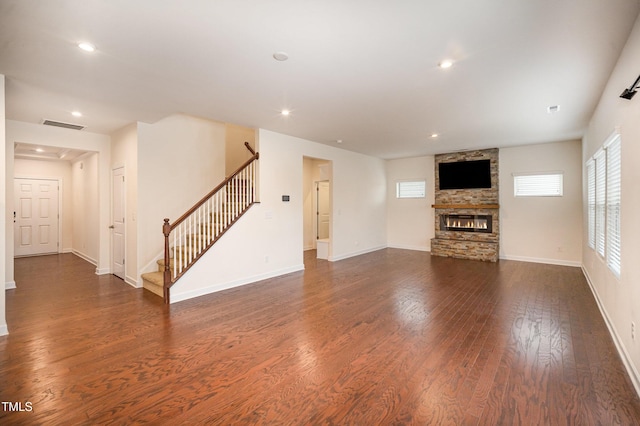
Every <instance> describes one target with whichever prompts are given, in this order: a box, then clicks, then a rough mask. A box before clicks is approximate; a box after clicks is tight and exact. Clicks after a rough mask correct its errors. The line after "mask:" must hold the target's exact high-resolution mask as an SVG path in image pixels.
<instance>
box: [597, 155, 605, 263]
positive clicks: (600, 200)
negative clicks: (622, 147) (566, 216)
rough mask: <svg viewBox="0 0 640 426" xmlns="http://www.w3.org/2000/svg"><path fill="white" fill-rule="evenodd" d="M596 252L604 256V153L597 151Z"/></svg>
mask: <svg viewBox="0 0 640 426" xmlns="http://www.w3.org/2000/svg"><path fill="white" fill-rule="evenodd" d="M595 160H596V251H597V252H598V254H599V255H600V256H604V241H605V240H604V224H605V218H606V209H605V196H606V192H607V186H606V179H607V176H606V171H607V163H606V153H605V151H604V150H602V151H599V152H598V153H597V154H596V156H595Z"/></svg>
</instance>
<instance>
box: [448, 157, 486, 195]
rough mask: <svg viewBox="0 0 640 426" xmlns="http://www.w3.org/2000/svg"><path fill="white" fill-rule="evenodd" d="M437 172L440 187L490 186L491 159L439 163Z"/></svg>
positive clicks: (473, 187)
mask: <svg viewBox="0 0 640 426" xmlns="http://www.w3.org/2000/svg"><path fill="white" fill-rule="evenodd" d="M438 173H439V176H440V189H477V188H491V160H474V161H457V162H453V163H440V164H439V165H438Z"/></svg>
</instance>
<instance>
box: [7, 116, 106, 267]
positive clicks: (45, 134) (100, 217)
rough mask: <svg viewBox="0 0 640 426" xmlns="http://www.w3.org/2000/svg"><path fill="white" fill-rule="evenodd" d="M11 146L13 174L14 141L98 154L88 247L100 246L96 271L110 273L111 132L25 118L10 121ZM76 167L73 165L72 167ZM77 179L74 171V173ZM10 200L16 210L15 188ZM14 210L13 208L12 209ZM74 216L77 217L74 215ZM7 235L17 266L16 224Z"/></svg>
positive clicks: (9, 141)
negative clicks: (95, 188) (35, 122)
mask: <svg viewBox="0 0 640 426" xmlns="http://www.w3.org/2000/svg"><path fill="white" fill-rule="evenodd" d="M6 126H7V127H6V137H7V145H8V146H7V149H9V145H10V149H11V158H10V159H9V161H10V162H11V172H12V173H13V143H14V142H23V143H30V144H35V145H44V146H54V147H62V148H72V149H79V150H84V151H92V152H95V153H96V154H97V157H96V158H97V160H96V161H97V165H96V173H97V176H96V179H97V191H98V192H97V199H96V202H95V206H94V207H95V208H96V209H97V210H96V217H95V218H94V220H95V221H96V222H95V223H96V229H95V230H92V235H93V237H92V238H94V241H87V242H86V244H87V245H88V246H92V247H93V246H95V247H97V251H96V253H95V255H94V256H95V259H94V260H95V262H96V273H98V274H104V273H109V272H110V267H111V264H110V263H111V262H110V255H111V250H110V244H109V238H110V232H109V225H110V202H111V201H110V197H109V187H110V164H111V159H110V157H111V138H110V137H109V136H108V135H101V134H98V133H91V132H87V131H85V130H83V131H78V130H69V129H63V128H59V127H52V126H43V125H41V124H33V123H24V122H21V121H13V120H6ZM72 170H73V168H72ZM72 178H73V172H72ZM7 195H8V200H9V202H11V207H10V209H13V201H12V200H13V187H11V188H10V193H8V194H7ZM11 211H13V210H11ZM74 218H77V216H76V215H74ZM9 232H10V235H7V238H10V239H11V240H12V244H11V247H10V248H9V249H8V251H10V253H7V258H8V259H10V261H11V265H13V227H11V228H10V229H8V233H9ZM11 279H13V267H12V268H11Z"/></svg>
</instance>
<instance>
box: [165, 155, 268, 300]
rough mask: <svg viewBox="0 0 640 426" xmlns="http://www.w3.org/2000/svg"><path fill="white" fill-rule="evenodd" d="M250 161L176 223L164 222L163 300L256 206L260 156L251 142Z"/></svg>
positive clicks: (168, 298) (166, 298) (167, 298)
mask: <svg viewBox="0 0 640 426" xmlns="http://www.w3.org/2000/svg"><path fill="white" fill-rule="evenodd" d="M244 145H245V146H246V147H247V149H248V150H249V152H251V154H252V155H251V158H249V159H248V160H247V161H246V162H245V163H244V164H242V165H241V166H240V167H239V168H238V169H237V170H236V171H235V172H233V173H232V174H231V175H230V176H228V177H227V178H225V180H224V181H222V183H220V184H219V185H218V186H216V187H215V188H214V189H213V190H212V191H211V192H209V193H208V194H207V195H205V196H204V197H203V198H202V199H201V200H200V201H198V202H197V203H196V204H195V205H194V206H193V207H191V208H190V209H189V210H187V211H186V212H185V213H184V214H183V215H182V216H180V217H179V218H178V219H177V220H176V221H174V222H173V223H170V221H169V219H164V224H163V225H162V233H163V234H164V275H163V297H164V302H165V303H167V304H168V303H170V295H169V289H170V288H171V286H173V285H174V284H175V283H176V281H178V279H179V278H180V277H181V276H182V275H184V273H185V272H187V270H188V269H189V268H191V266H193V264H195V262H196V261H197V260H198V259H200V257H202V255H203V254H204V253H205V252H206V251H207V250H209V248H210V247H211V246H213V244H215V243H216V241H218V240H219V239H220V237H222V235H223V234H224V233H225V232H226V231H227V230H228V229H229V228H230V227H231V226H232V225H233V224H234V223H235V222H236V221H237V220H238V219H239V218H240V216H242V215H243V214H244V213H245V212H246V211H247V210H248V209H249V207H251V206H252V205H253V204H254V203H255V202H256V161H257V160H258V159H259V157H260V154H259V153H257V152H255V151H254V150H253V148H251V146H250V145H249V143H248V142H245V143H244Z"/></svg>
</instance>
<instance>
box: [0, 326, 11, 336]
mask: <svg viewBox="0 0 640 426" xmlns="http://www.w3.org/2000/svg"><path fill="white" fill-rule="evenodd" d="M7 334H9V328H8V327H7V326H6V325H0V336H6V335H7Z"/></svg>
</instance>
